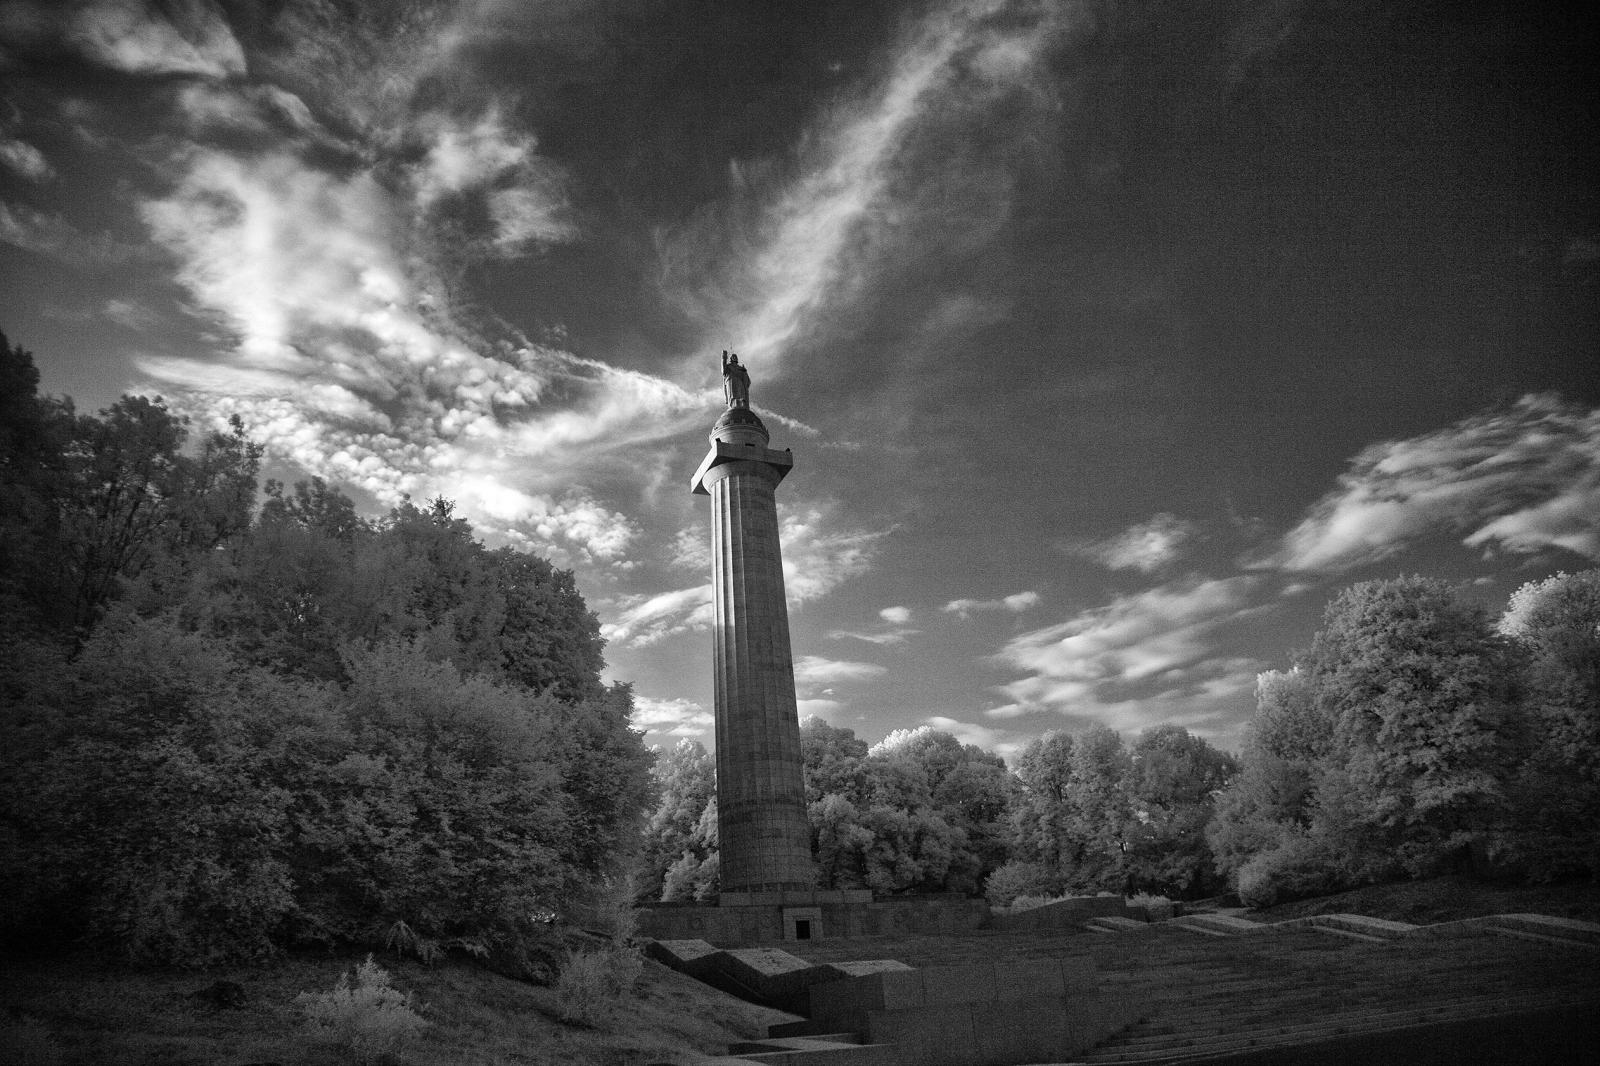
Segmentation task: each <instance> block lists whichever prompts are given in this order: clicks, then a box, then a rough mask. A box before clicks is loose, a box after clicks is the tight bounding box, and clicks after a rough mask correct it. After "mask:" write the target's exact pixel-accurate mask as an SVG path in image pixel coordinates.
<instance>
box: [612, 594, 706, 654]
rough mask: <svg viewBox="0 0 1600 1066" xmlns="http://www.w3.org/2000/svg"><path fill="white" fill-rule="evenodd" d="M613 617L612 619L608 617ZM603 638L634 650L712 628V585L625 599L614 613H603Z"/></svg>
mask: <svg viewBox="0 0 1600 1066" xmlns="http://www.w3.org/2000/svg"><path fill="white" fill-rule="evenodd" d="M608 614H610V615H611V617H610V619H609V620H606V616H607V615H608ZM601 618H602V622H601V624H600V635H601V636H602V637H604V638H605V639H606V640H607V641H612V642H615V643H618V644H622V645H625V646H627V647H631V648H643V647H648V646H649V645H651V644H654V643H656V642H658V641H661V640H665V639H666V638H667V637H670V636H675V635H677V634H679V633H689V632H695V631H703V630H706V629H710V628H711V622H712V618H713V607H712V603H711V585H710V584H709V583H708V584H705V585H696V586H695V587H694V588H687V589H677V590H675V591H673V592H663V593H660V594H659V595H655V596H629V597H624V598H623V599H622V600H621V601H620V602H619V603H618V604H617V605H616V607H615V609H614V611H608V610H604V609H603V610H602V611H601Z"/></svg>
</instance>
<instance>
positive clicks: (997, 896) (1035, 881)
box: [983, 862, 1062, 909]
mask: <svg viewBox="0 0 1600 1066" xmlns="http://www.w3.org/2000/svg"><path fill="white" fill-rule="evenodd" d="M1061 887H1062V886H1061V879H1060V878H1059V877H1057V876H1056V875H1055V874H1053V873H1051V872H1050V871H1049V870H1048V869H1046V868H1045V867H1044V866H1042V865H1040V864H1039V863H1036V862H1008V863H1006V864H1005V865H1004V866H1001V867H1000V868H999V869H997V870H995V871H994V872H993V873H991V874H990V875H989V878H988V880H987V881H985V882H984V886H983V894H984V897H985V898H986V899H988V901H989V905H990V906H992V907H1012V908H1013V909H1017V908H1016V902H1017V899H1018V897H1019V896H1021V897H1027V896H1036V897H1046V898H1044V899H1040V900H1039V902H1040V903H1044V902H1048V897H1050V896H1052V895H1055V894H1056V893H1058V892H1060V891H1061ZM1034 906H1038V903H1035V904H1034Z"/></svg>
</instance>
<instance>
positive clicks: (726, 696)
mask: <svg viewBox="0 0 1600 1066" xmlns="http://www.w3.org/2000/svg"><path fill="white" fill-rule="evenodd" d="M784 472H785V471H783V470H780V469H777V468H775V467H774V466H771V465H769V464H767V463H764V462H761V461H758V460H756V461H752V460H736V461H733V462H726V463H723V464H722V465H719V466H716V467H714V468H712V469H711V470H709V471H707V472H706V474H705V477H704V485H705V488H706V489H708V490H709V491H710V494H711V515H712V518H711V524H712V548H713V552H714V561H713V563H712V577H711V582H712V594H713V601H714V605H715V637H714V649H715V650H714V657H715V674H716V678H715V679H716V719H717V726H716V732H717V829H718V833H719V835H720V838H721V840H720V851H721V876H722V890H723V891H724V892H763V891H776V890H780V889H808V888H811V887H813V886H814V884H815V872H814V867H813V864H812V861H811V835H810V826H809V824H808V822H807V820H806V797H805V780H804V771H803V769H802V765H803V764H802V759H801V754H800V726H799V721H798V715H797V712H796V707H795V695H794V662H793V658H792V655H791V651H790V647H789V612H788V606H787V604H786V603H785V600H784V585H783V556H782V553H781V550H780V547H779V543H778V510H777V500H776V498H775V495H774V489H775V488H776V486H777V483H778V481H779V479H780V478H781V477H782V476H783V473H784Z"/></svg>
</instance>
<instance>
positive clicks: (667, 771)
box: [639, 739, 717, 902]
mask: <svg viewBox="0 0 1600 1066" xmlns="http://www.w3.org/2000/svg"><path fill="white" fill-rule="evenodd" d="M651 776H652V777H653V778H654V780H655V786H656V788H657V790H658V791H659V794H660V799H658V800H657V801H656V807H655V810H654V811H653V812H652V813H651V815H650V818H649V820H648V821H647V822H646V823H645V830H644V834H645V836H644V845H643V849H642V855H641V862H642V864H643V873H642V876H641V877H640V879H639V883H640V890H641V893H642V894H643V895H645V896H646V897H653V896H659V897H660V898H661V899H663V900H666V901H668V902H670V901H672V900H675V899H685V898H688V897H689V896H692V895H693V894H694V891H695V888H696V887H697V886H698V885H699V884H701V883H703V880H702V881H697V878H699V877H700V870H701V867H702V866H703V865H704V864H705V862H706V860H707V859H709V858H710V857H711V853H712V852H714V851H715V849H716V832H715V825H716V818H715V813H716V806H715V805H716V796H717V771H716V762H715V760H713V759H712V757H711V754H710V753H709V752H707V751H706V749H705V746H704V745H703V744H701V743H700V742H699V741H698V740H689V739H684V740H680V741H678V743H677V744H675V745H673V746H672V747H670V748H667V749H665V750H662V751H658V752H656V759H655V765H654V766H653V767H652V769H651ZM707 811H710V812H711V814H712V819H711V828H710V829H709V830H708V829H707V828H705V827H704V826H703V823H704V821H705V818H706V813H707ZM669 874H673V876H670V877H669V876H668V875H669ZM664 882H665V884H666V887H665V888H663V884H664Z"/></svg>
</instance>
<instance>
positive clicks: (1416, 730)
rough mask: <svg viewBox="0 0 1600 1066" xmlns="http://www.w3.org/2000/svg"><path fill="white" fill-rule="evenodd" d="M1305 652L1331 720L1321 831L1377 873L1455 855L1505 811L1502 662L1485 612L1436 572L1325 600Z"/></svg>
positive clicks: (1417, 867) (1367, 585)
mask: <svg viewBox="0 0 1600 1066" xmlns="http://www.w3.org/2000/svg"><path fill="white" fill-rule="evenodd" d="M1310 661H1311V673H1312V681H1313V684H1314V686H1315V689H1316V694H1317V702H1318V708H1319V710H1320V711H1321V712H1322V713H1323V714H1324V715H1326V716H1327V718H1328V719H1329V721H1330V723H1331V727H1332V728H1331V737H1332V740H1331V754H1332V760H1331V762H1330V764H1329V765H1328V767H1327V770H1326V772H1325V773H1324V774H1323V776H1322V778H1321V780H1320V781H1319V785H1318V791H1319V803H1320V805H1321V808H1322V815H1321V816H1322V817H1323V818H1324V819H1330V821H1329V825H1328V828H1329V829H1330V830H1335V829H1336V830H1338V831H1339V832H1341V833H1342V834H1347V835H1348V839H1349V842H1350V846H1351V847H1353V848H1354V849H1356V850H1357V852H1358V853H1359V854H1360V855H1361V856H1362V857H1363V858H1364V859H1365V860H1366V861H1367V862H1368V863H1369V865H1370V867H1371V869H1372V871H1373V872H1374V873H1376V872H1378V871H1379V870H1381V869H1382V868H1384V867H1386V866H1388V865H1389V864H1390V863H1391V862H1393V861H1398V862H1399V863H1400V865H1401V866H1402V867H1403V868H1404V869H1406V870H1408V871H1410V872H1412V873H1421V872H1423V871H1425V870H1428V869H1431V868H1433V867H1434V866H1436V864H1438V863H1439V862H1440V861H1442V860H1444V859H1446V858H1448V857H1454V858H1457V859H1460V858H1462V857H1464V855H1465V851H1464V849H1465V848H1466V846H1467V845H1468V844H1469V843H1470V842H1471V841H1472V839H1473V838H1474V835H1475V834H1479V833H1482V832H1484V831H1486V830H1488V829H1489V828H1491V827H1492V826H1493V824H1494V822H1495V819H1496V818H1497V817H1498V816H1499V814H1500V813H1501V809H1502V799H1503V790H1502V780H1501V779H1502V776H1503V771H1504V765H1505V762H1506V755H1507V750H1506V744H1505V735H1506V734H1505V726H1506V719H1507V714H1508V709H1509V698H1508V697H1509V690H1508V686H1507V678H1508V669H1507V660H1506V654H1505V649H1504V644H1503V642H1502V640H1501V638H1499V637H1498V636H1497V635H1496V634H1495V632H1494V630H1493V628H1492V627H1491V625H1490V624H1489V621H1488V618H1487V616H1486V614H1485V612H1484V611H1483V610H1482V609H1481V608H1480V607H1477V606H1475V605H1472V604H1469V603H1467V602H1465V601H1463V600H1462V599H1461V598H1460V596H1459V595H1458V594H1457V593H1456V592H1455V590H1454V589H1453V588H1452V587H1451V586H1450V585H1448V584H1447V583H1445V582H1442V581H1437V580H1432V579H1427V578H1421V577H1410V578H1397V579H1394V580H1389V581H1368V582H1363V583H1361V584H1358V585H1354V586H1352V587H1351V588H1349V589H1346V590H1345V591H1344V592H1343V593H1341V594H1340V595H1339V596H1338V597H1336V598H1335V599H1334V600H1333V602H1332V603H1330V604H1329V606H1328V609H1327V612H1326V614H1325V616H1324V620H1323V627H1322V629H1321V630H1320V631H1319V632H1318V633H1317V635H1316V638H1315V640H1314V641H1313V643H1312V648H1311V657H1310ZM1336 812H1337V814H1338V817H1337V818H1335V813H1336Z"/></svg>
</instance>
